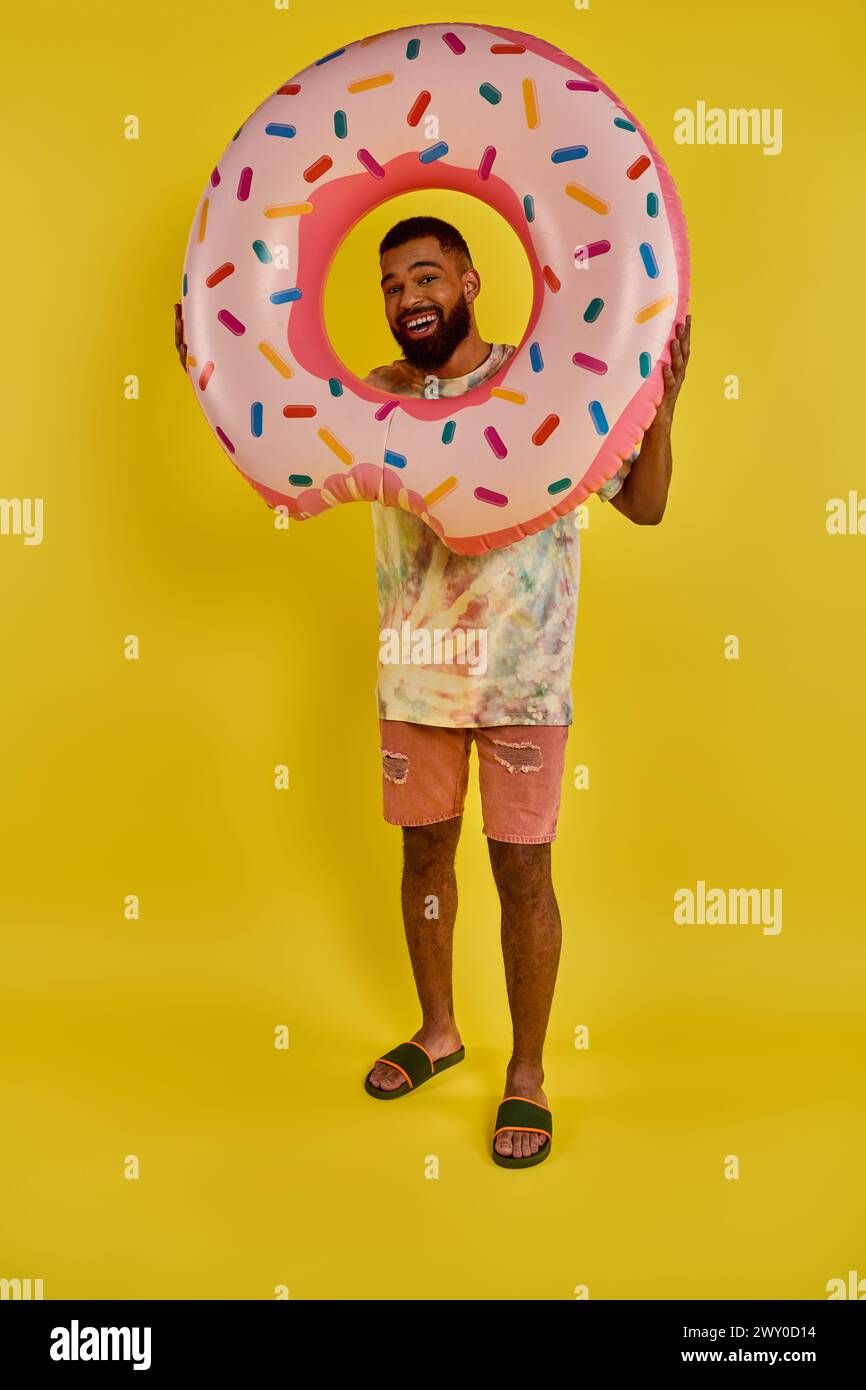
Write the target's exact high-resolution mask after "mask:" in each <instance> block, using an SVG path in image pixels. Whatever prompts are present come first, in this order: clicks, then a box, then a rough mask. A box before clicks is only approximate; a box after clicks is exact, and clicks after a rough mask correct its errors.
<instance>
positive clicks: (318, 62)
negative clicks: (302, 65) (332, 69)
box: [316, 48, 346, 68]
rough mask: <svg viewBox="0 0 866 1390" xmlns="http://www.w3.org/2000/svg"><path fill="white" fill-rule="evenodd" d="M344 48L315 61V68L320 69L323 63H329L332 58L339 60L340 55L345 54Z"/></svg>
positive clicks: (336, 49)
mask: <svg viewBox="0 0 866 1390" xmlns="http://www.w3.org/2000/svg"><path fill="white" fill-rule="evenodd" d="M345 51H346V50H345V48H335V49H334V51H333V53H326V54H325V56H324V58H317V59H316V67H317V68H320V67H321V66H322V64H323V63H330V61H331V59H332V58H339V56H340V54H341V53H345Z"/></svg>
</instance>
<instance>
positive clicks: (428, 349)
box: [382, 236, 480, 370]
mask: <svg viewBox="0 0 866 1390" xmlns="http://www.w3.org/2000/svg"><path fill="white" fill-rule="evenodd" d="M479 283H480V282H479V279H478V275H477V272H476V271H475V270H473V268H472V266H471V265H470V264H469V262H468V261H467V259H466V257H465V256H462V255H460V254H456V255H455V254H454V253H452V252H448V251H443V249H442V247H441V245H440V244H439V242H438V240H437V239H436V237H432V236H431V237H417V238H415V239H414V240H412V241H406V242H404V243H403V245H402V246H395V247H393V248H392V249H391V250H389V251H386V252H385V253H384V254H383V256H382V293H383V295H384V297H385V313H386V315H387V318H388V326H389V328H390V329H391V332H392V333H393V335H394V337H395V338H396V340H397V342H398V343H399V345H400V347H401V348H402V349H403V356H404V357H405V358H406V360H407V362H411V363H413V365H414V366H416V367H420V368H422V369H424V370H427V369H431V368H435V367H439V366H442V364H443V363H445V362H447V361H448V359H449V358H450V357H451V356H452V354H453V352H454V351H455V349H456V348H457V347H459V345H460V343H462V342H463V340H464V339H465V338H466V336H467V335H468V333H469V332H470V330H471V328H472V322H473V320H472V310H471V303H472V301H473V300H474V298H475V296H476V294H477V293H478V288H479Z"/></svg>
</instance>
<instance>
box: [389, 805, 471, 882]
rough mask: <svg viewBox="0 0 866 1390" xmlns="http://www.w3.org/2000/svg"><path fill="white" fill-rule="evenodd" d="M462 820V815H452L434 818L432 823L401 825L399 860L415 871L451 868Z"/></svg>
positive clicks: (423, 871) (422, 871)
mask: <svg viewBox="0 0 866 1390" xmlns="http://www.w3.org/2000/svg"><path fill="white" fill-rule="evenodd" d="M462 824H463V817H462V816H452V817H451V819H450V820H442V821H435V822H434V823H433V825H404V827H403V863H404V864H405V866H406V868H407V869H410V870H412V871H413V872H416V873H425V872H427V871H428V870H430V869H434V868H446V869H450V868H452V867H453V864H454V856H455V854H456V852H457V842H458V840H459V839H460V827H461V826H462Z"/></svg>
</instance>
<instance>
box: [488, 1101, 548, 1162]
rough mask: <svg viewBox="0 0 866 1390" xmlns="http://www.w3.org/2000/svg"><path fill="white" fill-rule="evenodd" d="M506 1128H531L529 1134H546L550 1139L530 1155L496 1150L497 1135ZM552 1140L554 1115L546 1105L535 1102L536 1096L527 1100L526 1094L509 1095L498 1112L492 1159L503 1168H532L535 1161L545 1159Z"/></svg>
mask: <svg viewBox="0 0 866 1390" xmlns="http://www.w3.org/2000/svg"><path fill="white" fill-rule="evenodd" d="M504 1129H522V1130H528V1131H529V1133H530V1134H546V1135H547V1143H546V1144H543V1145H542V1147H541V1148H540V1149H539V1150H538V1153H534V1154H530V1155H529V1157H528V1158H512V1157H511V1155H510V1154H500V1153H497V1152H496V1136H497V1135H498V1134H501V1133H502V1131H503V1130H504ZM552 1143H553V1116H552V1114H551V1113H550V1111H549V1110H548V1108H547V1106H546V1105H536V1103H535V1101H534V1100H526V1099H525V1097H523V1096H506V1097H505V1100H504V1101H503V1102H502V1104H501V1105H500V1107H499V1109H498V1110H497V1112H496V1129H495V1131H494V1134H493V1147H492V1150H491V1152H492V1154H493V1162H494V1163H498V1164H499V1166H500V1168H532V1167H534V1165H535V1164H536V1163H543V1162H544V1160H545V1159H546V1158H547V1155H548V1154H549V1153H550V1146H551V1144H552Z"/></svg>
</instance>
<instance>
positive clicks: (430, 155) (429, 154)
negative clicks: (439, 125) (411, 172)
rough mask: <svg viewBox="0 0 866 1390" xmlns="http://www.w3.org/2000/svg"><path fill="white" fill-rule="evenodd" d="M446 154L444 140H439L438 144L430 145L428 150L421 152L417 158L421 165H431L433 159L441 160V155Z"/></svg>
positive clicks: (446, 148) (446, 149) (446, 147)
mask: <svg viewBox="0 0 866 1390" xmlns="http://www.w3.org/2000/svg"><path fill="white" fill-rule="evenodd" d="M447 153H448V146H447V145H446V144H445V141H444V140H440V141H439V143H438V144H436V145H431V146H430V148H429V150H422V151H421V153H420V154H419V156H418V158H419V159H420V161H421V163H422V164H432V163H433V161H434V159H441V158H442V156H443V154H447Z"/></svg>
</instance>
